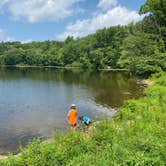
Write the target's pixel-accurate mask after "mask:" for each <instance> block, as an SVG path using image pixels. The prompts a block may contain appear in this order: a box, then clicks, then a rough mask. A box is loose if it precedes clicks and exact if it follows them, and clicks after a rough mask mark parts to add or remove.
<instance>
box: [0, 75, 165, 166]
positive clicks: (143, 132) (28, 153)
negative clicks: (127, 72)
mask: <svg viewBox="0 0 166 166" xmlns="http://www.w3.org/2000/svg"><path fill="white" fill-rule="evenodd" d="M152 79H153V81H154V84H153V85H152V86H150V87H149V88H147V89H146V91H145V94H146V96H145V97H144V98H141V99H139V100H130V101H126V102H125V103H124V105H123V107H122V108H121V109H120V111H119V112H118V113H117V114H116V116H115V117H114V119H112V121H111V122H110V121H109V120H104V121H101V122H99V123H97V124H95V127H94V126H93V127H91V129H90V131H89V132H88V133H85V132H83V131H79V132H74V133H70V132H69V133H67V134H65V135H63V134H60V133H59V134H57V133H56V134H55V138H54V139H53V141H51V142H45V143H41V142H40V141H39V140H34V141H33V142H31V143H29V145H28V146H27V147H26V148H25V149H22V152H21V154H20V155H19V156H18V157H13V156H12V155H11V156H10V157H9V158H8V159H3V160H0V165H1V166H3V165H4V166H6V165H7V166H24V165H27V166H47V165H48V166H56V165H59V166H61V165H68V166H69V165H77V166H84V165H88V166H89V165H95V166H103V165H105V166H108V165H140V166H142V165H164V164H165V163H166V140H165V138H166V113H165V112H166V74H164V73H162V74H158V75H156V76H154V77H153V78H152Z"/></svg>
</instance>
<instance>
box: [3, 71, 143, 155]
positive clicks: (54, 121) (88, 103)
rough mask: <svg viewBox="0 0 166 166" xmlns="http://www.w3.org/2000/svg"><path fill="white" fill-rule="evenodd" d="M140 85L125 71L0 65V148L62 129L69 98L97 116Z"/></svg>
mask: <svg viewBox="0 0 166 166" xmlns="http://www.w3.org/2000/svg"><path fill="white" fill-rule="evenodd" d="M143 89H144V85H142V84H140V83H139V82H138V81H136V80H134V79H131V78H130V77H129V75H128V74H127V73H118V72H106V71H105V72H83V71H78V70H75V71H71V70H64V69H63V70H62V69H51V68H23V69H18V68H0V154H6V153H7V152H8V151H10V152H14V153H17V152H18V147H19V145H23V146H24V145H25V144H26V143H27V142H28V141H29V140H31V139H33V138H36V137H37V138H42V139H45V138H48V137H50V136H51V135H52V133H53V131H56V130H61V131H65V130H66V129H67V128H68V124H67V122H66V120H65V119H66V115H67V112H68V110H69V108H70V105H71V104H72V103H75V104H76V105H77V107H78V111H79V115H85V114H86V115H88V116H89V117H91V118H92V119H93V120H98V119H101V118H103V117H105V116H107V117H111V116H112V115H113V114H114V113H115V111H116V110H117V108H119V106H121V105H122V103H123V101H124V100H125V99H129V98H138V97H140V96H142V94H143Z"/></svg>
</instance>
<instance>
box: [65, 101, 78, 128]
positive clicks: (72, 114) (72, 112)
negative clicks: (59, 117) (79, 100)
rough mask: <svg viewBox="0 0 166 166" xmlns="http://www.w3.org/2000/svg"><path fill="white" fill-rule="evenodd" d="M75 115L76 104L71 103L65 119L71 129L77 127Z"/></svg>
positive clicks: (76, 113)
mask: <svg viewBox="0 0 166 166" xmlns="http://www.w3.org/2000/svg"><path fill="white" fill-rule="evenodd" d="M77 115H78V112H77V108H76V105H75V104H72V105H71V108H70V110H69V112H68V115H67V120H68V123H69V124H70V127H71V129H72V130H76V128H77Z"/></svg>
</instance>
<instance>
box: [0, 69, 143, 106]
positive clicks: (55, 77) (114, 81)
mask: <svg viewBox="0 0 166 166" xmlns="http://www.w3.org/2000/svg"><path fill="white" fill-rule="evenodd" d="M17 79H27V80H33V81H44V82H52V83H64V84H69V85H72V84H73V85H78V86H79V85H83V86H86V87H87V88H88V89H89V90H91V92H92V93H93V96H94V98H95V101H96V102H97V103H100V104H102V105H108V106H111V107H118V106H120V105H121V104H122V103H123V101H124V99H128V98H137V97H139V96H140V95H141V94H142V91H143V86H140V85H138V84H137V83H136V81H135V80H132V79H130V78H129V75H128V74H127V73H118V72H106V71H104V72H94V71H86V72H85V71H83V70H79V69H77V70H67V69H53V68H21V69H19V68H2V69H1V70H0V80H3V81H5V80H17Z"/></svg>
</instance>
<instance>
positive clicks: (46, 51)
mask: <svg viewBox="0 0 166 166" xmlns="http://www.w3.org/2000/svg"><path fill="white" fill-rule="evenodd" d="M140 14H145V17H144V19H143V20H142V21H140V22H138V23H136V24H134V23H130V24H129V25H127V26H115V27H110V28H104V29H101V30H98V31H97V32H96V33H95V34H92V35H89V36H87V37H84V38H77V39H74V38H73V37H70V36H69V37H67V39H66V40H65V41H64V42H58V41H45V42H31V43H26V44H22V43H20V42H1V43H0V64H1V65H17V66H24V65H28V66H29V65H35V66H62V67H64V66H72V67H82V68H84V69H87V68H93V69H101V68H107V67H108V66H109V67H111V68H124V69H129V70H130V71H131V72H132V73H133V74H135V75H140V76H144V77H145V76H149V75H150V74H152V73H155V72H158V71H161V70H166V52H165V50H166V1H165V0H154V1H152V0H147V1H146V3H145V4H144V5H143V6H141V8H140Z"/></svg>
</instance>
